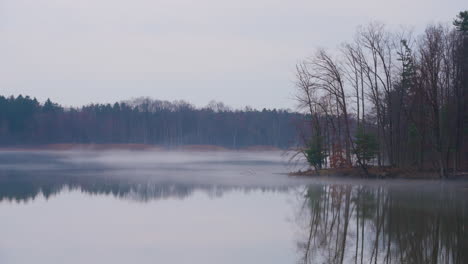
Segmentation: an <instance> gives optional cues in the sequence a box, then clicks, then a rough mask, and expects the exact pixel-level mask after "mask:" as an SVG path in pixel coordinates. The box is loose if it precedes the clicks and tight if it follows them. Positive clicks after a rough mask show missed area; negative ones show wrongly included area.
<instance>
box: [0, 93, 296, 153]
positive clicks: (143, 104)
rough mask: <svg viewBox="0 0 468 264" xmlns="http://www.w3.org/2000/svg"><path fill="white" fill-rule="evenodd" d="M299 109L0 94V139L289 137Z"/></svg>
mask: <svg viewBox="0 0 468 264" xmlns="http://www.w3.org/2000/svg"><path fill="white" fill-rule="evenodd" d="M302 118H303V115H302V114H299V113H292V112H289V111H286V110H276V109H273V110H267V109H263V110H262V111H258V110H254V109H249V108H246V109H244V110H231V109H230V108H229V107H227V106H225V105H224V104H223V103H220V102H210V104H209V105H208V106H207V107H203V108H196V107H194V106H193V105H191V104H189V103H187V102H184V101H175V102H168V101H159V100H153V99H150V98H138V99H134V100H130V101H126V102H119V103H115V104H113V105H111V104H92V105H87V106H84V107H81V108H70V109H65V108H63V107H61V106H60V105H58V104H56V103H53V102H51V101H50V100H47V101H46V102H45V103H43V104H41V103H39V102H38V101H37V100H36V99H33V98H30V97H28V96H26V97H23V96H21V95H20V96H17V97H8V98H5V97H3V96H0V144H2V145H10V146H11V145H31V144H33V145H34V144H50V143H96V144H99V143H141V144H158V145H166V146H169V147H171V146H178V145H190V144H209V145H217V146H223V147H227V148H234V149H236V148H242V147H248V146H254V145H267V146H273V147H278V148H287V147H289V146H291V145H292V144H293V143H294V142H295V138H296V129H295V123H298V122H299V120H301V119H302Z"/></svg>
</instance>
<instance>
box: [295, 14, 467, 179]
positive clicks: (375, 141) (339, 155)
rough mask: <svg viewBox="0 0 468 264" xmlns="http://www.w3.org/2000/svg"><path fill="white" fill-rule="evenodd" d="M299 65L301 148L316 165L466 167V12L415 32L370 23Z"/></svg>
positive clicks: (443, 169) (440, 169)
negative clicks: (335, 47)
mask: <svg viewBox="0 0 468 264" xmlns="http://www.w3.org/2000/svg"><path fill="white" fill-rule="evenodd" d="M296 72H297V101H298V102H299V107H300V108H301V109H303V110H304V112H305V113H306V114H307V115H308V116H309V120H308V122H307V123H306V124H305V125H303V129H302V130H301V140H302V146H301V147H300V148H299V150H300V152H301V153H303V154H304V155H305V157H306V158H307V160H308V161H309V163H310V164H311V165H312V166H314V167H315V168H316V169H320V168H322V167H351V166H359V167H361V168H362V169H363V170H364V171H365V172H367V168H368V167H369V165H376V166H391V167H398V168H409V167H411V168H418V169H420V170H425V169H437V170H438V172H439V174H440V176H441V177H445V176H446V175H447V174H448V172H449V171H456V170H460V169H467V168H468V106H467V104H468V11H463V12H460V13H459V14H458V15H457V17H456V19H455V20H454V22H453V25H452V26H448V25H443V24H432V25H428V26H427V27H426V29H425V31H424V33H422V34H420V35H414V34H413V33H412V32H411V31H409V30H399V31H392V30H389V29H387V27H386V26H385V25H384V24H381V23H370V24H368V25H366V26H362V27H359V28H358V29H357V31H356V33H355V37H354V39H353V41H351V42H346V43H343V44H342V45H341V46H340V48H339V49H338V50H334V51H326V50H324V49H319V50H318V51H317V52H316V53H315V55H313V56H312V57H310V58H307V59H305V60H304V61H303V62H301V63H299V64H298V65H297V71H296Z"/></svg>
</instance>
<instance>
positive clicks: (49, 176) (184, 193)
mask: <svg viewBox="0 0 468 264" xmlns="http://www.w3.org/2000/svg"><path fill="white" fill-rule="evenodd" d="M289 188H290V187H287V186H276V187H266V186H253V185H250V186H240V185H224V184H214V183H213V184H208V183H190V182H187V183H183V182H176V181H169V180H160V179H157V178H156V179H152V178H142V177H132V176H131V175H129V176H125V177H122V176H114V175H108V174H102V173H96V174H89V175H88V174H87V175H73V174H71V175H69V174H66V173H64V174H62V173H60V172H54V171H47V172H43V171H36V172H31V171H0V202H1V201H5V200H7V201H18V202H20V201H28V200H34V199H35V198H36V197H38V196H40V195H43V196H44V197H45V198H46V199H49V198H50V197H53V196H54V195H57V194H59V193H60V192H62V191H63V190H78V191H81V192H83V193H86V194H89V195H112V196H114V197H118V198H123V199H131V200H135V201H141V202H146V201H150V200H159V199H168V198H178V199H183V198H186V197H189V196H190V195H192V194H193V193H194V192H195V191H202V192H205V193H207V194H208V195H209V196H211V197H218V196H221V195H222V194H223V193H224V192H227V191H245V192H248V191H253V190H261V191H287V190H288V189H289Z"/></svg>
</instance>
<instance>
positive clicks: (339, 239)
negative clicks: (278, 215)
mask: <svg viewBox="0 0 468 264" xmlns="http://www.w3.org/2000/svg"><path fill="white" fill-rule="evenodd" d="M301 197H302V199H303V206H302V207H301V209H300V210H299V212H298V214H297V223H298V224H299V226H300V241H299V242H298V250H299V252H300V256H301V257H300V261H299V262H300V263H468V251H467V250H466V249H467V248H468V230H467V226H466V223H468V210H467V209H468V204H467V201H466V191H464V190H463V189H461V188H460V189H453V190H451V189H447V188H446V187H444V186H441V187H440V188H428V189H424V188H421V189H417V190H416V189H409V188H402V187H401V186H399V187H382V186H379V187H369V186H351V185H323V186H322V185H313V186H309V187H308V188H307V189H306V190H305V191H304V192H303V193H301Z"/></svg>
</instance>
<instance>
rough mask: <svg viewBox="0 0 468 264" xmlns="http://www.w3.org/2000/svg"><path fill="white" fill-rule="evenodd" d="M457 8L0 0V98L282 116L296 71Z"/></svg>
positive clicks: (366, 1) (272, 0)
mask: <svg viewBox="0 0 468 264" xmlns="http://www.w3.org/2000/svg"><path fill="white" fill-rule="evenodd" d="M466 8H468V5H467V4H466V0H445V1H442V0H438V1H435V0H410V1H408V0H392V1H383V0H352V1H351V0H339V1H338V0H281V1H279V0H231V1H223V0H0V36H1V38H0V94H2V95H11V94H14V95H18V94H23V95H31V96H34V97H37V98H38V99H39V100H41V101H43V100H45V99H46V98H48V97H50V98H51V99H52V100H54V101H57V102H59V103H61V104H63V105H66V106H70V105H74V106H78V105H83V104H88V103H92V102H102V103H107V102H114V101H120V100H125V99H129V98H132V97H139V96H150V97H153V98H157V99H163V100H176V99H183V100H187V101H189V102H191V103H194V104H195V105H197V106H203V105H206V104H207V103H208V102H209V101H210V100H212V99H214V100H217V101H223V102H225V103H226V104H228V105H231V106H233V107H242V106H246V105H249V106H252V107H255V108H263V107H267V108H293V107H294V102H293V100H292V99H291V98H292V95H293V92H294V91H293V90H294V67H295V64H296V63H297V62H298V61H300V60H301V59H303V58H304V57H307V56H309V55H311V54H313V52H314V49H315V48H317V47H326V48H330V49H332V48H335V47H337V46H338V45H339V44H340V43H341V42H342V41H344V40H349V39H351V38H352V35H353V33H354V31H355V29H356V26H358V25H360V24H365V23H368V22H369V21H373V20H378V21H381V22H385V23H387V24H390V25H391V26H395V27H397V26H399V25H409V26H412V27H414V29H415V30H416V31H421V30H422V28H423V26H424V25H425V24H427V23H434V22H446V23H449V22H451V21H452V20H453V18H454V17H455V15H456V14H457V13H458V12H459V11H461V10H463V9H466Z"/></svg>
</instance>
